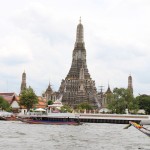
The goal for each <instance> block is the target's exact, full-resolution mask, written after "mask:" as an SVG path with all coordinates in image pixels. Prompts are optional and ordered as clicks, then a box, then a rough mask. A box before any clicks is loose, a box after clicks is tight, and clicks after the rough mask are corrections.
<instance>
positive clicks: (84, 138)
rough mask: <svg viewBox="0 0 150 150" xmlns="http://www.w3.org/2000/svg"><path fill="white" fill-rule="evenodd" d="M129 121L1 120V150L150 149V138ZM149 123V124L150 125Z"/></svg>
mask: <svg viewBox="0 0 150 150" xmlns="http://www.w3.org/2000/svg"><path fill="white" fill-rule="evenodd" d="M125 126H126V125H121V124H101V123H97V124H96V123H85V124H83V125H80V126H71V125H70V126H69V125H40V124H38V125H33V124H25V123H22V122H20V121H16V122H15V121H14V122H11V121H0V150H138V149H140V150H150V138H149V137H147V136H146V135H144V134H142V133H141V132H139V131H138V130H136V129H135V128H133V127H130V128H129V129H123V128H124V127H125ZM149 127H150V126H148V128H149Z"/></svg>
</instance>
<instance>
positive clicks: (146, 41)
mask: <svg viewBox="0 0 150 150" xmlns="http://www.w3.org/2000/svg"><path fill="white" fill-rule="evenodd" d="M80 16H81V18H82V24H83V26H84V41H85V47H86V51H87V66H88V69H89V72H90V74H91V77H92V79H93V80H95V82H96V87H97V89H98V90H99V86H101V85H102V86H104V91H105V90H107V86H108V83H109V84H110V87H111V89H113V88H114V87H124V88H126V87H127V85H128V76H129V75H130V74H131V75H132V78H133V88H134V94H135V95H138V94H143V93H145V94H150V0H113V1H112V0H0V92H16V93H17V94H18V93H19V91H20V84H21V77H22V73H23V72H24V70H25V72H26V74H27V85H28V86H29V85H30V86H31V87H33V89H34V90H35V92H36V93H37V94H38V95H41V94H42V92H43V91H45V89H46V88H47V86H48V84H49V82H50V83H51V85H52V88H53V90H55V91H57V90H58V88H59V86H60V83H61V80H62V79H64V78H65V77H66V75H67V74H68V71H69V69H70V67H71V61H72V51H73V49H74V43H75V38H76V27H77V25H78V23H79V18H80Z"/></svg>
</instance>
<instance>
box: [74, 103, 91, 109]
mask: <svg viewBox="0 0 150 150" xmlns="http://www.w3.org/2000/svg"><path fill="white" fill-rule="evenodd" d="M77 109H79V110H84V109H86V110H92V109H93V107H92V105H90V104H88V103H81V104H79V105H77Z"/></svg>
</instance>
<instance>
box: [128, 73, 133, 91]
mask: <svg viewBox="0 0 150 150" xmlns="http://www.w3.org/2000/svg"><path fill="white" fill-rule="evenodd" d="M128 89H129V90H131V92H132V93H133V86H132V76H131V75H129V77H128Z"/></svg>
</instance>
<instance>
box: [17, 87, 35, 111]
mask: <svg viewBox="0 0 150 150" xmlns="http://www.w3.org/2000/svg"><path fill="white" fill-rule="evenodd" d="M37 103H38V97H37V96H36V94H35V93H34V91H33V89H32V88H31V87H29V88H26V89H24V90H23V91H22V93H21V96H20V105H23V106H25V107H26V108H27V110H28V111H29V110H30V109H31V108H33V106H34V105H35V104H37Z"/></svg>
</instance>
